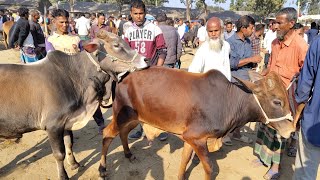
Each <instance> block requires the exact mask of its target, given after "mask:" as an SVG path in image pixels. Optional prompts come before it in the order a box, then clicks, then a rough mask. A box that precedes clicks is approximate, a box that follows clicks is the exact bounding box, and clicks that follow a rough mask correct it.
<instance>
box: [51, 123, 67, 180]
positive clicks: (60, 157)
mask: <svg viewBox="0 0 320 180" xmlns="http://www.w3.org/2000/svg"><path fill="white" fill-rule="evenodd" d="M47 132H48V138H49V142H50V145H51V149H52V153H53V156H54V157H55V159H56V162H57V166H58V175H59V179H69V178H68V175H67V172H66V170H65V169H64V165H63V161H64V158H65V155H66V153H65V147H64V143H63V134H64V129H63V128H58V129H57V128H48V129H47Z"/></svg>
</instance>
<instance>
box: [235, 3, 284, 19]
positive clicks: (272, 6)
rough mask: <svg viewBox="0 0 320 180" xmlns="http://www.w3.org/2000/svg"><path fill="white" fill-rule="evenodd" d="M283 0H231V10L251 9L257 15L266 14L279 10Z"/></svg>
mask: <svg viewBox="0 0 320 180" xmlns="http://www.w3.org/2000/svg"><path fill="white" fill-rule="evenodd" d="M285 2H286V0H236V2H234V1H233V5H232V10H236V11H253V12H255V13H256V14H257V15H259V16H268V15H269V14H270V13H274V12H277V11H278V10H280V9H281V8H282V6H283V4H284V3H285ZM230 9H231V4H230Z"/></svg>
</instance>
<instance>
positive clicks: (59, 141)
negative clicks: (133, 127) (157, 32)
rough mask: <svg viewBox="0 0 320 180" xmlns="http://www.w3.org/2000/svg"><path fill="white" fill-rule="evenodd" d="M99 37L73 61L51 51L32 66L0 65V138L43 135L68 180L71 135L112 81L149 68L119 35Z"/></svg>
mask: <svg viewBox="0 0 320 180" xmlns="http://www.w3.org/2000/svg"><path fill="white" fill-rule="evenodd" d="M98 37H99V39H97V40H96V41H94V42H90V43H87V44H86V45H84V48H85V49H86V50H85V51H83V52H81V53H79V54H77V55H74V56H69V55H67V54H64V53H62V52H60V51H53V52H49V53H48V55H47V57H46V58H44V60H41V61H38V62H36V63H31V64H27V65H22V64H1V65H0V74H1V76H0V84H1V89H0V137H2V138H20V137H22V134H23V133H26V132H30V131H34V130H45V131H46V132H47V133H48V138H49V142H50V145H51V148H52V151H53V155H54V157H55V159H56V162H57V165H58V175H59V179H67V178H68V176H67V173H66V171H65V168H64V165H63V161H64V159H65V156H67V161H68V163H69V164H70V165H71V166H72V169H75V168H77V167H78V166H79V164H78V162H77V161H76V160H75V158H74V156H73V152H72V131H71V130H74V129H79V128H82V127H83V126H84V125H85V124H86V123H87V122H88V120H89V119H90V118H91V117H92V115H93V114H94V112H95V111H96V109H97V107H98V106H99V104H100V103H102V102H103V101H106V100H108V99H109V98H110V94H111V81H112V79H113V76H117V75H119V73H123V72H126V71H133V70H134V69H141V68H145V67H146V66H147V64H146V63H145V62H144V57H143V56H140V55H138V54H137V53H136V52H135V51H134V50H131V49H130V47H129V46H128V45H127V44H126V43H125V42H124V41H123V40H122V39H121V38H119V37H118V36H116V35H114V34H111V33H107V32H105V31H101V32H100V34H99V36H98ZM100 43H102V44H100ZM94 51H95V53H92V52H94Z"/></svg>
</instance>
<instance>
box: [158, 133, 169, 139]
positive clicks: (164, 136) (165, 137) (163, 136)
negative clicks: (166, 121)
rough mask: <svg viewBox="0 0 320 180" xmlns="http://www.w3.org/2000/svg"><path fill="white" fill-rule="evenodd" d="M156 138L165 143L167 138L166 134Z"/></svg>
mask: <svg viewBox="0 0 320 180" xmlns="http://www.w3.org/2000/svg"><path fill="white" fill-rule="evenodd" d="M158 138H159V140H160V141H165V140H167V138H168V133H165V132H163V133H161V134H160V135H159V136H158Z"/></svg>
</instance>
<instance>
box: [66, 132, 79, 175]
mask: <svg viewBox="0 0 320 180" xmlns="http://www.w3.org/2000/svg"><path fill="white" fill-rule="evenodd" d="M63 141H64V147H65V149H66V155H67V161H68V164H70V165H71V169H72V170H74V169H77V168H78V167H79V163H78V162H77V161H76V159H75V158H74V155H73V151H72V145H73V134H72V131H70V130H65V131H64V137H63Z"/></svg>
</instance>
